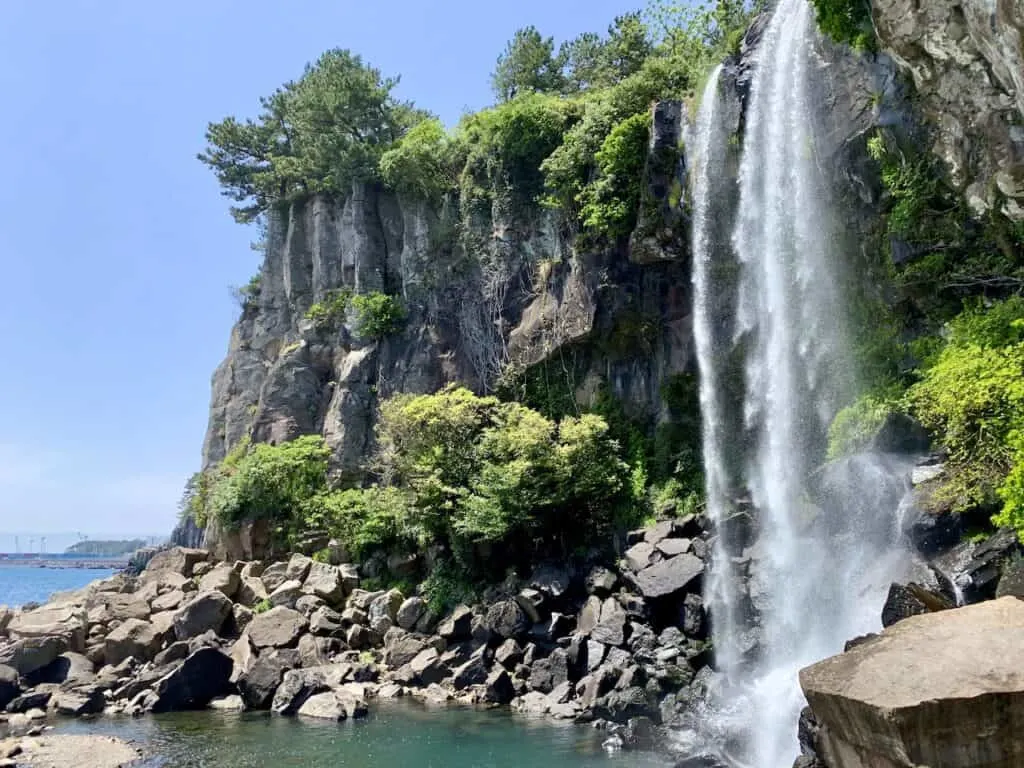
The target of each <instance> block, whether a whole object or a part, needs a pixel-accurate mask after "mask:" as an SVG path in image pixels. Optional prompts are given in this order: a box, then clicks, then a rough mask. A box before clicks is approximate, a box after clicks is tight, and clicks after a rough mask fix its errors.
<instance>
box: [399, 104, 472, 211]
mask: <svg viewBox="0 0 1024 768" xmlns="http://www.w3.org/2000/svg"><path fill="white" fill-rule="evenodd" d="M454 164H455V157H454V148H453V146H452V142H451V139H450V138H449V137H448V134H447V133H446V132H445V129H444V126H443V125H442V124H441V121H440V120H437V119H436V118H431V119H429V120H424V121H423V122H421V123H418V124H417V125H415V126H413V127H412V128H411V129H410V130H409V132H408V133H407V134H406V135H405V136H404V137H402V139H401V141H399V142H398V144H396V145H395V146H394V147H393V148H392V149H389V150H388V151H387V152H385V153H384V154H383V155H382V156H381V159H380V172H381V177H382V178H383V180H384V183H385V184H387V185H388V186H390V187H391V188H392V189H397V190H399V191H402V192H407V193H409V194H412V195H415V196H418V197H421V198H423V199H425V200H429V201H432V202H438V201H439V200H440V198H441V197H442V196H443V195H444V194H446V193H447V192H449V191H451V190H452V189H454V188H455V186H456V184H457V181H458V173H457V171H456V170H455V168H454Z"/></svg>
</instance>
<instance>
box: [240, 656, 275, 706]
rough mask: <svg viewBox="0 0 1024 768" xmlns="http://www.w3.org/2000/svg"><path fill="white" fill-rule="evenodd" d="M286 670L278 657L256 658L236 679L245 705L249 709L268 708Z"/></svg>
mask: <svg viewBox="0 0 1024 768" xmlns="http://www.w3.org/2000/svg"><path fill="white" fill-rule="evenodd" d="M287 671H288V669H287V667H286V666H285V664H284V663H283V662H282V661H281V660H280V659H275V658H270V657H265V658H259V659H256V660H255V661H254V662H253V663H252V665H251V666H250V667H249V668H248V670H246V671H244V672H242V674H240V675H239V676H238V680H237V681H236V685H237V686H238V692H239V694H241V696H242V701H244V702H245V706H246V707H248V708H249V709H268V708H269V707H270V703H271V701H273V699H274V692H275V691H277V687H278V686H279V685H280V684H281V681H282V680H283V679H284V675H285V672H287Z"/></svg>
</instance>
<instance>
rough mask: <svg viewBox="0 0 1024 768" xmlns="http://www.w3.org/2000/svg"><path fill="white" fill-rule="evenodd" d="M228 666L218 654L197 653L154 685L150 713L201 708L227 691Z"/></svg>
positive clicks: (208, 650) (210, 651)
mask: <svg viewBox="0 0 1024 768" xmlns="http://www.w3.org/2000/svg"><path fill="white" fill-rule="evenodd" d="M216 594H220V593H219V592H218V593H216ZM231 665H232V663H231V659H230V658H229V657H228V656H226V655H225V654H223V653H222V652H221V651H219V650H216V649H214V648H201V649H199V650H198V651H196V652H194V653H193V654H191V655H190V656H189V657H188V658H187V659H185V661H183V662H182V663H181V666H179V667H178V668H177V669H175V670H174V671H173V672H171V673H170V674H169V675H167V676H166V677H163V678H161V679H160V680H159V681H158V682H157V684H156V687H155V689H154V690H155V692H156V695H157V699H156V702H155V703H154V706H153V711H154V712H169V711H177V710H183V709H202V708H204V707H205V706H206V705H207V704H209V703H210V700H211V699H213V698H214V697H216V696H221V695H223V694H225V693H226V692H227V691H228V686H229V685H230V683H229V679H230V677H231Z"/></svg>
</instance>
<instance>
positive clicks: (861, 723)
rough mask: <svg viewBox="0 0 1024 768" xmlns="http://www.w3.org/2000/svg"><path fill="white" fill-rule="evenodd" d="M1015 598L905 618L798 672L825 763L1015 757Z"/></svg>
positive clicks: (1023, 720) (1023, 622)
mask: <svg viewBox="0 0 1024 768" xmlns="http://www.w3.org/2000/svg"><path fill="white" fill-rule="evenodd" d="M1021 637H1024V601H1021V600H1018V599H1016V598H1012V597H1004V598H1001V599H999V600H993V601H987V602H983V603H979V604H977V605H970V606H966V607H962V608H957V609H955V610H946V611H940V612H938V613H926V614H922V615H917V616H911V617H910V618H907V619H904V620H903V621H900V622H899V623H897V624H894V625H892V626H890V627H888V628H887V629H885V630H884V631H883V632H882V633H881V634H880V635H878V636H877V637H874V638H871V639H868V640H866V641H864V642H862V643H860V644H858V645H856V646H855V647H853V648H851V649H850V650H849V651H847V652H846V653H843V654H840V655H838V656H833V657H831V658H828V659H825V660H824V661H821V662H818V663H817V664H814V665H812V666H810V667H807V668H805V669H803V670H802V671H801V672H800V684H801V686H802V687H803V690H804V694H805V695H806V696H807V700H808V702H809V704H810V706H811V710H812V711H813V713H814V716H815V718H816V720H817V721H818V722H819V723H820V724H821V732H820V734H819V737H820V742H821V747H822V749H823V752H822V757H823V758H824V760H825V762H826V764H828V765H834V766H839V767H840V768H847V766H865V765H879V766H889V765H892V766H903V765H929V766H935V767H936V768H940V767H942V766H950V767H951V768H958V767H959V766H1015V765H1021V764H1022V762H1024V737H1022V733H1024V728H1022V724H1024V666H1022V665H1021V664H1020V649H1021Z"/></svg>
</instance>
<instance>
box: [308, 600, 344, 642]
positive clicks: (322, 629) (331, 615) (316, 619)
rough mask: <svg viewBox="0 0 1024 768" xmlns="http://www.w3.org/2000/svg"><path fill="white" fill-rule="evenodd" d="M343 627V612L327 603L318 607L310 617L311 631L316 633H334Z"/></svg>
mask: <svg viewBox="0 0 1024 768" xmlns="http://www.w3.org/2000/svg"><path fill="white" fill-rule="evenodd" d="M341 628H342V618H341V614H340V613H338V612H337V611H335V610H334V609H333V608H328V607H327V606H326V605H324V606H321V607H320V608H317V609H316V610H315V611H313V614H312V615H311V616H310V617H309V631H310V632H312V633H313V634H314V635H333V634H336V633H340V632H341Z"/></svg>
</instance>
